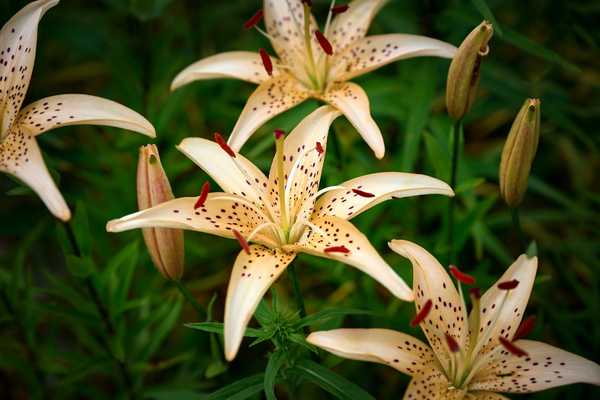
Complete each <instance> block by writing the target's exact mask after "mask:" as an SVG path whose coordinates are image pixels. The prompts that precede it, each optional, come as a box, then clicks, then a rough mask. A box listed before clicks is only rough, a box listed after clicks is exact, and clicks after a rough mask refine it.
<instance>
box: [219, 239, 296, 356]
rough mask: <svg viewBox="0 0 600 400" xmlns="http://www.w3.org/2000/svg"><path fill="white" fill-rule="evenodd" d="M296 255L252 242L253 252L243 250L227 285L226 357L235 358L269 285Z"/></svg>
mask: <svg viewBox="0 0 600 400" xmlns="http://www.w3.org/2000/svg"><path fill="white" fill-rule="evenodd" d="M295 257H296V255H295V253H284V252H283V251H281V250H279V249H273V250H272V249H269V248H267V247H264V246H260V245H250V254H247V253H246V252H245V251H244V250H242V251H241V252H240V254H239V255H238V257H237V259H236V260H235V265H234V266H233V271H232V272H231V278H230V279H229V287H228V288H227V300H226V303H225V357H226V358H227V360H229V361H231V360H233V359H234V358H235V355H236V354H237V352H238V349H239V348H240V344H241V342H242V338H243V336H244V331H245V330H246V326H247V325H248V322H249V321H250V318H251V317H252V314H254V310H255V309H256V307H257V306H258V303H259V302H260V300H261V299H262V297H263V296H264V294H265V292H266V291H267V290H268V289H269V287H270V286H271V285H272V284H273V282H275V281H276V280H277V278H278V277H279V275H281V273H282V272H283V271H285V269H286V267H287V266H288V265H289V263H290V262H292V260H293V259H294V258H295Z"/></svg>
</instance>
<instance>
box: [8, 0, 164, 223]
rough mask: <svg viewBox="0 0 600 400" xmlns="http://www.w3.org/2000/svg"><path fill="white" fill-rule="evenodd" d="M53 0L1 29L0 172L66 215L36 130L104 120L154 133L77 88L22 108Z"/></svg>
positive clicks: (26, 9) (54, 211)
mask: <svg viewBox="0 0 600 400" xmlns="http://www.w3.org/2000/svg"><path fill="white" fill-rule="evenodd" d="M56 4H58V0H38V1H34V2H31V3H29V4H28V5H27V6H25V7H24V8H23V9H21V11H19V12H18V13H17V14H15V15H14V16H13V17H12V18H11V19H10V20H9V21H8V22H7V23H6V24H5V25H4V27H3V28H2V30H1V31H0V172H5V173H7V174H10V175H13V176H14V177H16V178H18V179H19V180H21V181H23V182H24V183H25V184H26V185H28V186H29V187H31V189H32V190H33V191H34V192H35V193H37V195H38V196H40V198H41V199H42V201H43V202H44V203H45V204H46V206H47V207H48V209H49V210H50V212H52V214H54V215H55V216H56V217H58V218H60V219H61V220H63V221H67V220H69V219H70V217H71V212H70V211H69V208H68V207H67V204H66V202H65V200H64V199H63V197H62V195H61V194H60V192H59V191H58V188H57V187H56V185H55V183H54V181H53V180H52V177H51V176H50V173H49V172H48V169H47V168H46V165H45V163H44V159H43V157H42V154H41V151H40V149H39V147H38V144H37V142H36V136H38V135H40V134H42V133H44V132H47V131H49V130H52V129H55V128H59V127H61V126H68V125H83V124H86V125H106V126H114V127H118V128H123V129H128V130H131V131H135V132H139V133H142V134H144V135H147V136H150V137H154V136H155V132H154V128H153V127H152V125H151V124H150V123H149V122H148V121H147V120H146V119H145V118H144V117H142V116H141V115H139V114H138V113H136V112H134V111H132V110H130V109H129V108H127V107H124V106H122V105H120V104H118V103H115V102H113V101H110V100H106V99H102V98H99V97H93V96H87V95H82V94H65V95H59V96H52V97H47V98H45V99H42V100H39V101H36V102H34V103H32V104H30V105H29V106H27V107H25V108H23V109H21V106H22V104H23V99H24V98H25V94H26V92H27V88H28V87H29V81H30V80H31V73H32V70H33V65H34V61H35V49H36V42H37V29H38V24H39V21H40V19H41V18H42V16H43V15H44V13H45V12H46V11H47V10H48V9H50V8H51V7H53V6H55V5H56Z"/></svg>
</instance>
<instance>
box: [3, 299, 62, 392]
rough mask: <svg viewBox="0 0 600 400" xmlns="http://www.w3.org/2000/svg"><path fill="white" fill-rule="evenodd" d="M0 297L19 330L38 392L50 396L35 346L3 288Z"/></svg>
mask: <svg viewBox="0 0 600 400" xmlns="http://www.w3.org/2000/svg"><path fill="white" fill-rule="evenodd" d="M0 299H1V300H2V304H4V307H5V308H6V311H8V314H9V315H10V316H11V318H12V319H13V320H14V321H15V325H16V326H17V329H18V330H19V333H20V340H21V342H22V344H23V348H24V349H25V354H26V355H27V358H28V359H29V364H30V365H31V368H32V370H33V375H34V376H35V379H36V380H37V383H38V386H39V387H40V392H41V393H42V397H43V398H44V399H49V398H51V394H50V391H49V389H48V386H47V385H46V376H45V375H44V372H43V371H42V369H41V368H40V363H39V360H38V357H37V354H36V353H35V352H34V351H33V349H34V348H35V346H34V345H32V343H30V340H29V339H28V338H29V335H28V334H27V330H26V328H25V324H24V323H23V321H22V320H21V318H19V313H18V312H17V311H16V310H15V307H14V306H13V304H12V302H11V301H10V298H9V297H8V294H7V293H6V291H5V290H4V288H0Z"/></svg>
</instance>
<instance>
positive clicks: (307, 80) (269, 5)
mask: <svg viewBox="0 0 600 400" xmlns="http://www.w3.org/2000/svg"><path fill="white" fill-rule="evenodd" d="M308 3H309V2H306V1H301V0H279V1H275V0H265V1H264V6H263V9H262V10H261V11H259V12H258V13H257V14H256V15H255V16H253V17H252V18H251V19H250V20H248V22H247V23H246V24H245V27H246V28H252V27H254V28H256V29H257V30H258V31H259V32H261V33H262V34H263V35H264V36H266V37H267V38H268V39H269V41H270V42H271V45H272V47H273V49H274V50H275V52H276V53H277V56H278V58H271V57H270V56H269V55H268V54H267V52H266V51H265V50H264V49H260V51H259V52H258V53H255V52H248V51H232V52H225V53H221V54H217V55H214V56H211V57H208V58H204V59H202V60H200V61H198V62H196V63H194V64H192V65H190V66H189V67H187V68H185V69H184V70H183V71H181V72H180V73H179V74H178V75H177V76H176V78H175V79H174V81H173V83H172V85H171V88H172V90H175V89H177V88H179V87H181V86H183V85H185V84H188V83H190V82H192V81H196V80H205V79H214V78H234V79H240V80H244V81H248V82H251V83H255V84H258V88H257V89H256V91H255V92H254V93H253V94H252V95H251V96H250V98H249V99H248V101H247V103H246V106H245V107H244V109H243V111H242V113H241V115H240V116H239V118H238V121H237V123H236V125H235V127H234V128H233V131H232V133H231V135H230V136H229V142H228V143H229V145H230V146H231V147H232V148H233V149H234V150H236V151H238V150H239V149H240V148H241V147H242V146H243V145H244V143H245V142H246V141H247V140H248V138H249V137H250V136H251V135H252V134H253V133H254V132H255V131H256V130H257V129H258V128H259V127H260V126H261V125H263V124H264V123H265V122H266V121H268V120H269V119H271V118H273V117H274V116H276V115H277V114H280V113H282V112H284V111H286V110H288V109H290V108H292V107H294V106H295V105H297V104H299V103H301V102H303V101H304V100H306V99H308V98H316V99H319V100H321V101H323V102H325V103H328V104H330V105H332V106H334V107H335V108H337V109H338V110H340V111H341V112H342V113H343V114H344V115H345V116H346V118H348V120H349V121H350V123H352V125H353V126H354V127H355V128H356V130H357V131H358V133H359V134H360V135H361V136H362V137H363V139H364V140H365V142H366V143H367V144H368V145H369V146H370V147H371V149H372V150H373V151H374V153H375V155H376V156H377V157H378V158H381V157H383V155H384V152H385V145H384V142H383V137H382V136H381V131H380V130H379V127H378V126H377V124H376V123H375V121H374V120H373V118H372V117H371V112H370V105H369V99H368V97H367V95H366V93H365V91H364V90H363V89H362V88H361V87H360V86H359V85H357V84H355V83H352V82H349V80H350V79H352V78H355V77H357V76H360V75H363V74H366V73H368V72H370V71H373V70H375V69H377V68H379V67H382V66H384V65H386V64H389V63H391V62H394V61H397V60H401V59H406V58H412V57H422V56H437V57H444V58H452V57H453V56H454V54H455V52H456V47H454V46H453V45H451V44H448V43H445V42H442V41H439V40H436V39H432V38H428V37H425V36H417V35H408V34H388V35H375V36H366V37H365V35H366V33H367V31H368V29H369V25H370V24H371V21H372V20H373V18H374V17H375V15H376V14H377V13H378V11H379V10H380V9H381V7H382V6H383V5H384V4H385V3H386V0H354V1H352V2H351V3H350V4H348V5H344V6H335V1H333V2H332V7H331V8H330V11H329V15H328V17H327V23H326V25H325V28H324V30H323V32H321V31H320V30H319V27H318V26H317V22H316V20H315V18H314V17H313V16H312V14H311V13H310V6H309V4H308ZM334 14H335V17H333V15H334ZM263 17H264V20H265V26H266V32H265V31H263V30H262V29H261V28H259V27H258V26H257V25H258V23H259V22H260V20H261V19H262V18H263Z"/></svg>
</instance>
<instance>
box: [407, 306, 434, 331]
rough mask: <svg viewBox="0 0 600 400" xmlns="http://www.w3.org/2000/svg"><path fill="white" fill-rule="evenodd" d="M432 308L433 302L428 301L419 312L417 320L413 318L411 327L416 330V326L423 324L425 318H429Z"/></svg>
mask: <svg viewBox="0 0 600 400" xmlns="http://www.w3.org/2000/svg"><path fill="white" fill-rule="evenodd" d="M432 306H433V302H432V301H431V299H429V300H427V301H426V302H425V304H423V307H422V308H421V310H419V312H418V313H417V315H416V316H415V318H413V320H412V321H410V326H412V327H413V328H414V327H415V326H417V325H419V324H420V323H421V322H423V321H424V320H425V318H427V316H428V315H429V312H430V311H431V307H432Z"/></svg>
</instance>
